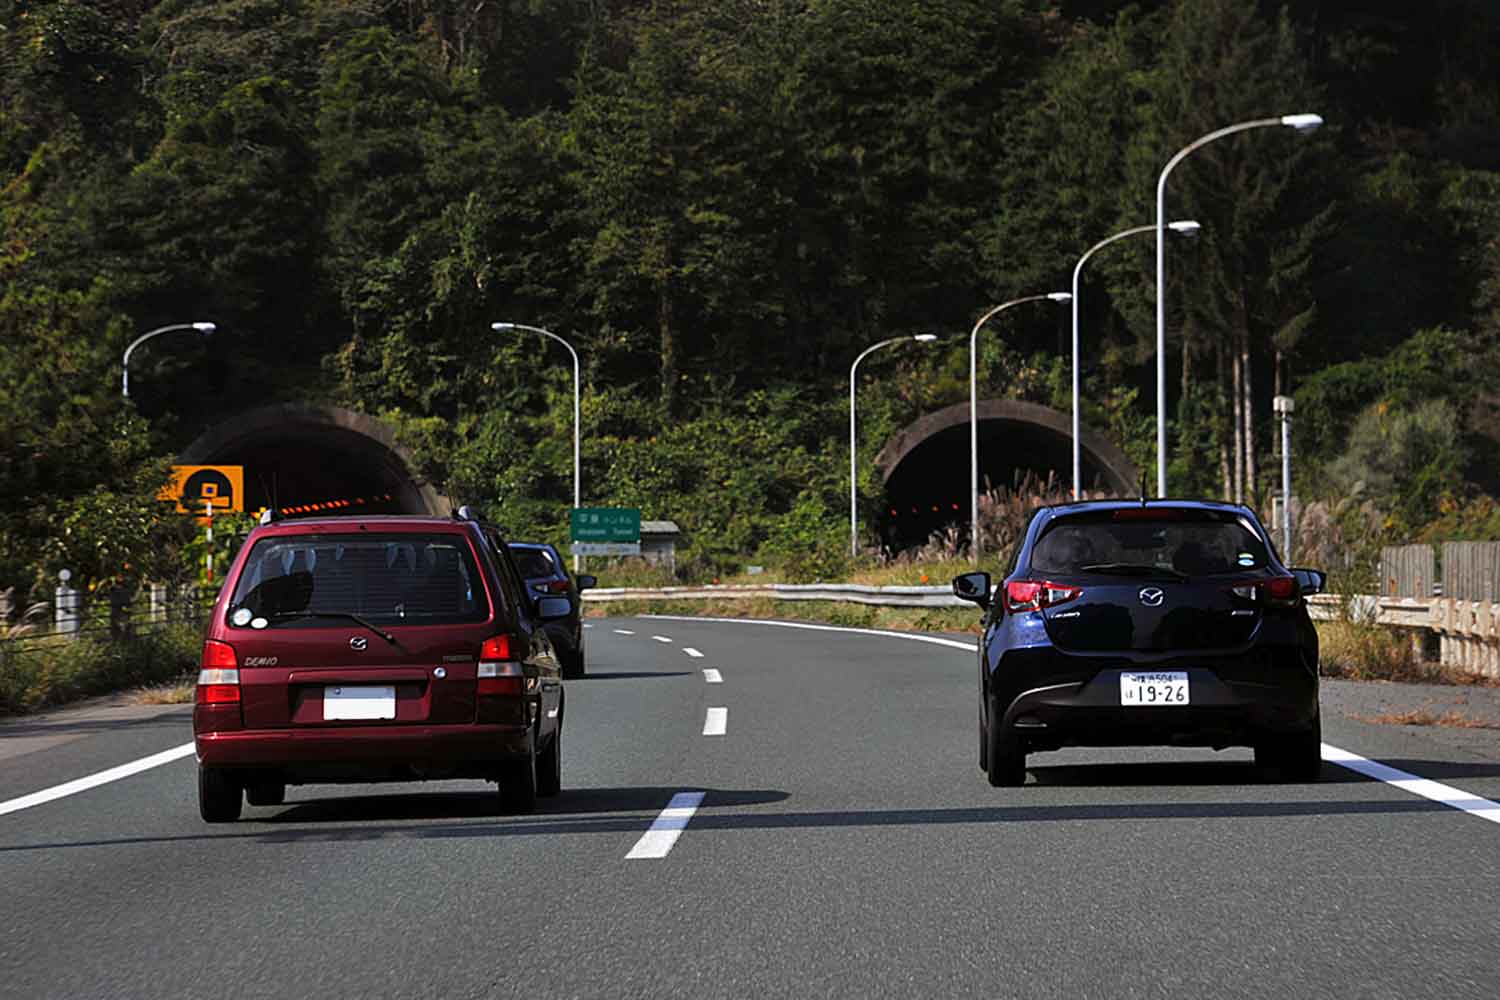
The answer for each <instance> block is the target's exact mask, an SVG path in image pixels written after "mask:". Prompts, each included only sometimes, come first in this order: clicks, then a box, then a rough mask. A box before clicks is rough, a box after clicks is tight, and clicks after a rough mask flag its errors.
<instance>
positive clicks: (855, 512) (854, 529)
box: [849, 333, 937, 556]
mask: <svg viewBox="0 0 1500 1000" xmlns="http://www.w3.org/2000/svg"><path fill="white" fill-rule="evenodd" d="M906 340H911V341H915V342H917V343H919V344H930V343H932V342H933V341H934V340H937V334H935V333H918V334H915V335H912V336H907V337H892V338H890V339H889V340H882V341H880V343H878V344H871V345H870V346H869V347H866V348H865V349H864V351H862V352H861V353H860V355H859V357H857V358H855V359H854V364H852V365H850V366H849V555H851V556H858V555H859V493H858V487H857V480H856V478H855V475H854V462H855V437H854V426H855V425H854V386H855V381H854V371H855V369H857V368H858V367H859V363H860V362H861V361H863V360H864V359H865V358H866V357H867V356H868V355H870V354H872V353H874V352H875V351H878V350H880V349H881V348H882V347H888V346H890V345H891V344H899V343H901V342H902V341H906Z"/></svg>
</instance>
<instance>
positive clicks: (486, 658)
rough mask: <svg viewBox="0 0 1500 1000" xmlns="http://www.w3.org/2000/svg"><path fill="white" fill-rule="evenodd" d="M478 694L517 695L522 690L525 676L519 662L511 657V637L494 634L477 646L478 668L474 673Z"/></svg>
mask: <svg viewBox="0 0 1500 1000" xmlns="http://www.w3.org/2000/svg"><path fill="white" fill-rule="evenodd" d="M475 676H476V677H477V678H478V687H477V688H476V689H475V690H476V693H477V694H480V695H519V694H521V693H522V691H523V690H524V685H525V678H524V677H523V676H522V674H521V664H520V663H518V662H516V661H515V660H513V659H511V638H510V636H508V635H494V636H490V637H489V638H488V639H486V640H484V644H483V645H481V646H480V647H479V670H478V672H477V673H476V675H475Z"/></svg>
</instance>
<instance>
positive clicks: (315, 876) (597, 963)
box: [0, 618, 1500, 998]
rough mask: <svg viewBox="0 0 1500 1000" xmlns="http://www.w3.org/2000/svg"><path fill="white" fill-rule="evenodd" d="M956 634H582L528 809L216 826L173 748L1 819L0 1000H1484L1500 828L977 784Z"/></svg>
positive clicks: (607, 622) (32, 766) (1115, 773)
mask: <svg viewBox="0 0 1500 1000" xmlns="http://www.w3.org/2000/svg"><path fill="white" fill-rule="evenodd" d="M968 642H969V640H966V639H963V638H962V637H954V638H953V639H951V640H950V643H949V644H942V643H933V642H921V641H914V640H913V639H912V638H911V637H902V636H894V635H879V634H868V633H860V632H857V631H851V630H819V629H807V628H794V627H779V626H773V625H765V624H755V623H749V622H717V621H701V620H699V621H694V620H676V619H665V618H629V619H593V620H591V630H590V633H589V654H590V663H589V671H590V676H589V677H587V678H585V679H583V680H580V681H570V682H568V686H567V697H568V705H567V724H566V739H565V748H564V763H563V768H564V773H563V782H564V791H563V794H562V795H561V796H559V797H558V798H557V799H555V800H552V801H550V802H544V804H543V807H542V810H541V811H540V812H538V813H537V814H536V815H534V816H528V817H522V818H510V817H497V816H494V815H492V814H491V813H489V811H488V800H487V799H486V798H485V797H484V796H483V794H482V793H483V791H484V789H485V788H486V786H484V785H483V784H480V783H453V784H448V783H443V784H433V785H430V786H427V785H386V786H349V787H336V786H314V787H308V788H293V789H291V790H290V791H289V794H288V799H289V801H288V802H287V804H286V805H285V806H280V807H275V808H253V807H252V808H247V810H246V813H245V816H246V818H245V820H244V821H242V822H240V823H238V824H234V825H232V826H226V827H211V826H208V825H206V824H204V823H202V822H201V821H200V820H199V819H198V816H197V809H196V802H195V798H194V795H195V788H194V781H193V763H192V760H191V757H187V758H181V759H177V760H171V761H166V762H163V763H159V764H156V765H155V766H152V767H150V768H149V769H146V770H142V771H140V772H139V773H135V774H130V775H128V776H124V777H120V778H119V779H118V780H111V781H107V782H105V783H102V784H97V785H95V786H93V787H88V788H85V789H83V790H79V791H76V792H75V793H73V794H67V795H63V796H62V797H58V798H53V799H50V800H48V801H41V802H39V803H37V804H29V805H26V806H25V807H24V808H17V809H15V810H14V811H10V812H8V813H5V814H3V815H0V912H3V913H4V914H6V917H7V919H6V920H5V930H4V933H3V935H0V994H3V995H5V996H16V997H38V998H40V997H104V996H119V997H147V996H150V997H179V996H181V997H189V996H192V997H201V996H204V995H210V994H228V995H233V996H242V997H260V996H265V997H295V996H308V995H313V994H319V995H324V996H333V997H340V996H356V995H358V996H376V997H385V996H390V997H419V996H433V997H439V996H440V997H447V998H453V997H487V996H496V997H508V996H538V995H541V996H580V997H593V996H599V997H618V996H692V997H695V998H698V997H745V996H797V997H809V996H828V997H865V996H892V997H930V996H942V995H953V996H979V995H984V996H1027V997H1054V996H1055V997H1179V996H1180V997H1204V996H1246V997H1249V996H1255V997H1263V996H1274V995H1296V996H1319V997H1323V996H1340V997H1343V996H1347V997H1382V996H1388V997H1407V996H1413V995H1444V996H1448V997H1455V996H1473V997H1493V996H1495V995H1496V994H1497V993H1500V949H1497V948H1496V947H1495V942H1496V941H1497V940H1500V904H1497V902H1496V900H1497V896H1500V823H1495V822H1486V821H1485V818H1484V817H1483V816H1481V815H1473V814H1469V813H1465V812H1463V811H1461V810H1460V809H1457V808H1453V807H1452V806H1451V805H1449V804H1444V803H1443V802H1440V801H1434V800H1433V799H1432V798H1423V797H1421V796H1420V795H1417V794H1412V792H1411V791H1408V790H1405V788H1403V787H1402V786H1400V785H1396V784H1391V783H1388V782H1383V781H1377V780H1372V779H1370V778H1368V777H1365V776H1364V775H1361V774H1359V773H1356V772H1355V771H1353V770H1350V769H1349V768H1348V767H1343V766H1337V765H1334V764H1327V765H1325V768H1324V775H1323V781H1322V782H1320V783H1318V784H1315V785H1286V784H1279V783H1274V782H1271V781H1268V780H1266V779H1265V778H1264V777H1263V776H1262V775H1261V774H1259V773H1258V772H1257V771H1256V770H1255V769H1254V768H1253V767H1252V766H1251V765H1250V763H1249V758H1250V755H1249V753H1248V751H1226V752H1224V753H1221V754H1214V753H1212V752H1210V751H1193V750H1188V751H1183V750H1171V751H1167V750H1163V751H1149V750H1147V751H1084V750H1076V751H1066V752H1063V753H1057V754H1047V755H1038V756H1036V757H1034V758H1032V763H1033V765H1034V767H1033V770H1032V780H1031V781H1030V782H1029V783H1028V785H1027V786H1026V787H1024V788H1018V789H1004V790H997V789H992V788H990V787H989V786H988V785H987V784H986V782H985V780H984V777H983V775H982V774H981V773H980V772H979V770H978V767H977V757H976V734H975V711H976V708H975V697H974V686H975V665H974V654H973V652H972V649H970V648H966V646H967V643H968ZM1329 697H1335V698H1336V697H1337V694H1336V692H1333V693H1331V694H1330V693H1329V692H1325V707H1324V728H1325V734H1324V735H1325V739H1327V740H1328V742H1329V743H1330V744H1332V745H1334V746H1335V747H1337V748H1340V749H1342V750H1345V751H1348V752H1350V753H1353V754H1357V755H1361V756H1362V757H1365V758H1369V759H1371V760H1374V761H1378V762H1382V763H1383V764H1385V765H1387V766H1388V767H1391V768H1395V769H1398V770H1399V771H1402V772H1406V773H1410V774H1412V775H1415V776H1419V777H1423V778H1429V779H1435V780H1436V781H1438V782H1442V783H1443V785H1442V787H1446V788H1449V789H1456V790H1458V791H1459V792H1461V793H1466V794H1468V795H1470V796H1472V797H1473V798H1474V799H1475V800H1477V801H1481V802H1482V801H1486V800H1488V801H1490V802H1494V801H1500V740H1495V739H1488V740H1479V739H1477V738H1473V739H1471V740H1470V741H1469V742H1468V743H1466V744H1465V745H1464V746H1463V747H1462V748H1455V747H1454V746H1453V745H1451V744H1450V743H1445V742H1443V741H1441V740H1440V739H1437V738H1435V737H1429V736H1424V735H1422V734H1413V733H1410V732H1407V731H1405V730H1400V729H1392V728H1390V727H1380V726H1373V725H1366V724H1363V723H1360V722H1355V721H1352V720H1349V719H1347V718H1345V717H1344V716H1343V715H1342V713H1340V712H1338V711H1335V710H1331V706H1330V704H1329V700H1328V699H1329ZM188 714H189V713H188V711H187V710H186V709H185V708H182V707H177V708H169V709H164V710H161V711H160V712H155V713H152V712H146V713H136V715H135V716H134V717H132V718H129V719H124V720H120V719H110V718H105V719H97V718H81V719H80V720H79V721H77V722H73V723H70V722H68V721H66V720H67V716H66V715H64V716H63V717H61V719H62V720H63V721H60V722H59V723H57V725H56V726H54V727H52V728H46V727H43V726H40V725H31V724H28V723H27V722H26V721H25V720H21V721H19V722H13V723H10V724H7V725H5V726H0V811H3V809H4V803H7V802H17V801H21V800H23V799H26V798H27V797H28V796H33V795H35V794H36V793H38V792H43V791H46V790H48V789H55V788H57V787H58V786H60V785H63V784H65V783H67V782H71V781H75V780H78V779H82V778H86V777H88V776H90V775H97V774H99V773H100V772H103V771H107V770H108V769H110V768H115V767H118V766H120V765H122V764H127V763H129V762H132V761H137V760H141V759H142V758H147V757H149V756H151V755H153V754H159V753H162V752H163V751H168V750H171V749H172V748H174V747H179V746H181V745H183V744H184V743H185V742H187V741H188V740H190V738H191V733H190V729H189V722H188ZM58 727H61V728H58ZM1485 735H1486V736H1493V734H1485ZM7 747H9V748H11V751H10V752H7ZM1443 794H1446V793H1443ZM1439 797H1441V795H1440V796H1439Z"/></svg>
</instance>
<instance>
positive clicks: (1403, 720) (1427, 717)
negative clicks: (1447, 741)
mask: <svg viewBox="0 0 1500 1000" xmlns="http://www.w3.org/2000/svg"><path fill="white" fill-rule="evenodd" d="M1350 718H1351V719H1356V720H1358V721H1359V722H1371V723H1374V724H1375V725H1379V726H1444V727H1447V728H1451V729H1500V722H1486V721H1485V720H1483V719H1475V718H1472V717H1470V716H1467V715H1464V714H1462V713H1460V712H1456V711H1454V710H1452V709H1449V710H1448V711H1446V712H1443V713H1442V714H1441V715H1439V714H1438V713H1436V712H1434V711H1432V709H1430V708H1413V709H1409V710H1408V711H1405V712H1382V713H1381V714H1380V715H1351V716H1350Z"/></svg>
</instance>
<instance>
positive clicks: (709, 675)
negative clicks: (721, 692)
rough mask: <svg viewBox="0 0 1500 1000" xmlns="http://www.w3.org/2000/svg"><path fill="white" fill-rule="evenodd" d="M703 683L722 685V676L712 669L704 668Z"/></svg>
mask: <svg viewBox="0 0 1500 1000" xmlns="http://www.w3.org/2000/svg"><path fill="white" fill-rule="evenodd" d="M703 682H704V683H705V684H723V683H724V675H723V674H721V673H719V672H718V671H717V670H715V669H714V668H713V667H705V668H704V669H703Z"/></svg>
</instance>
